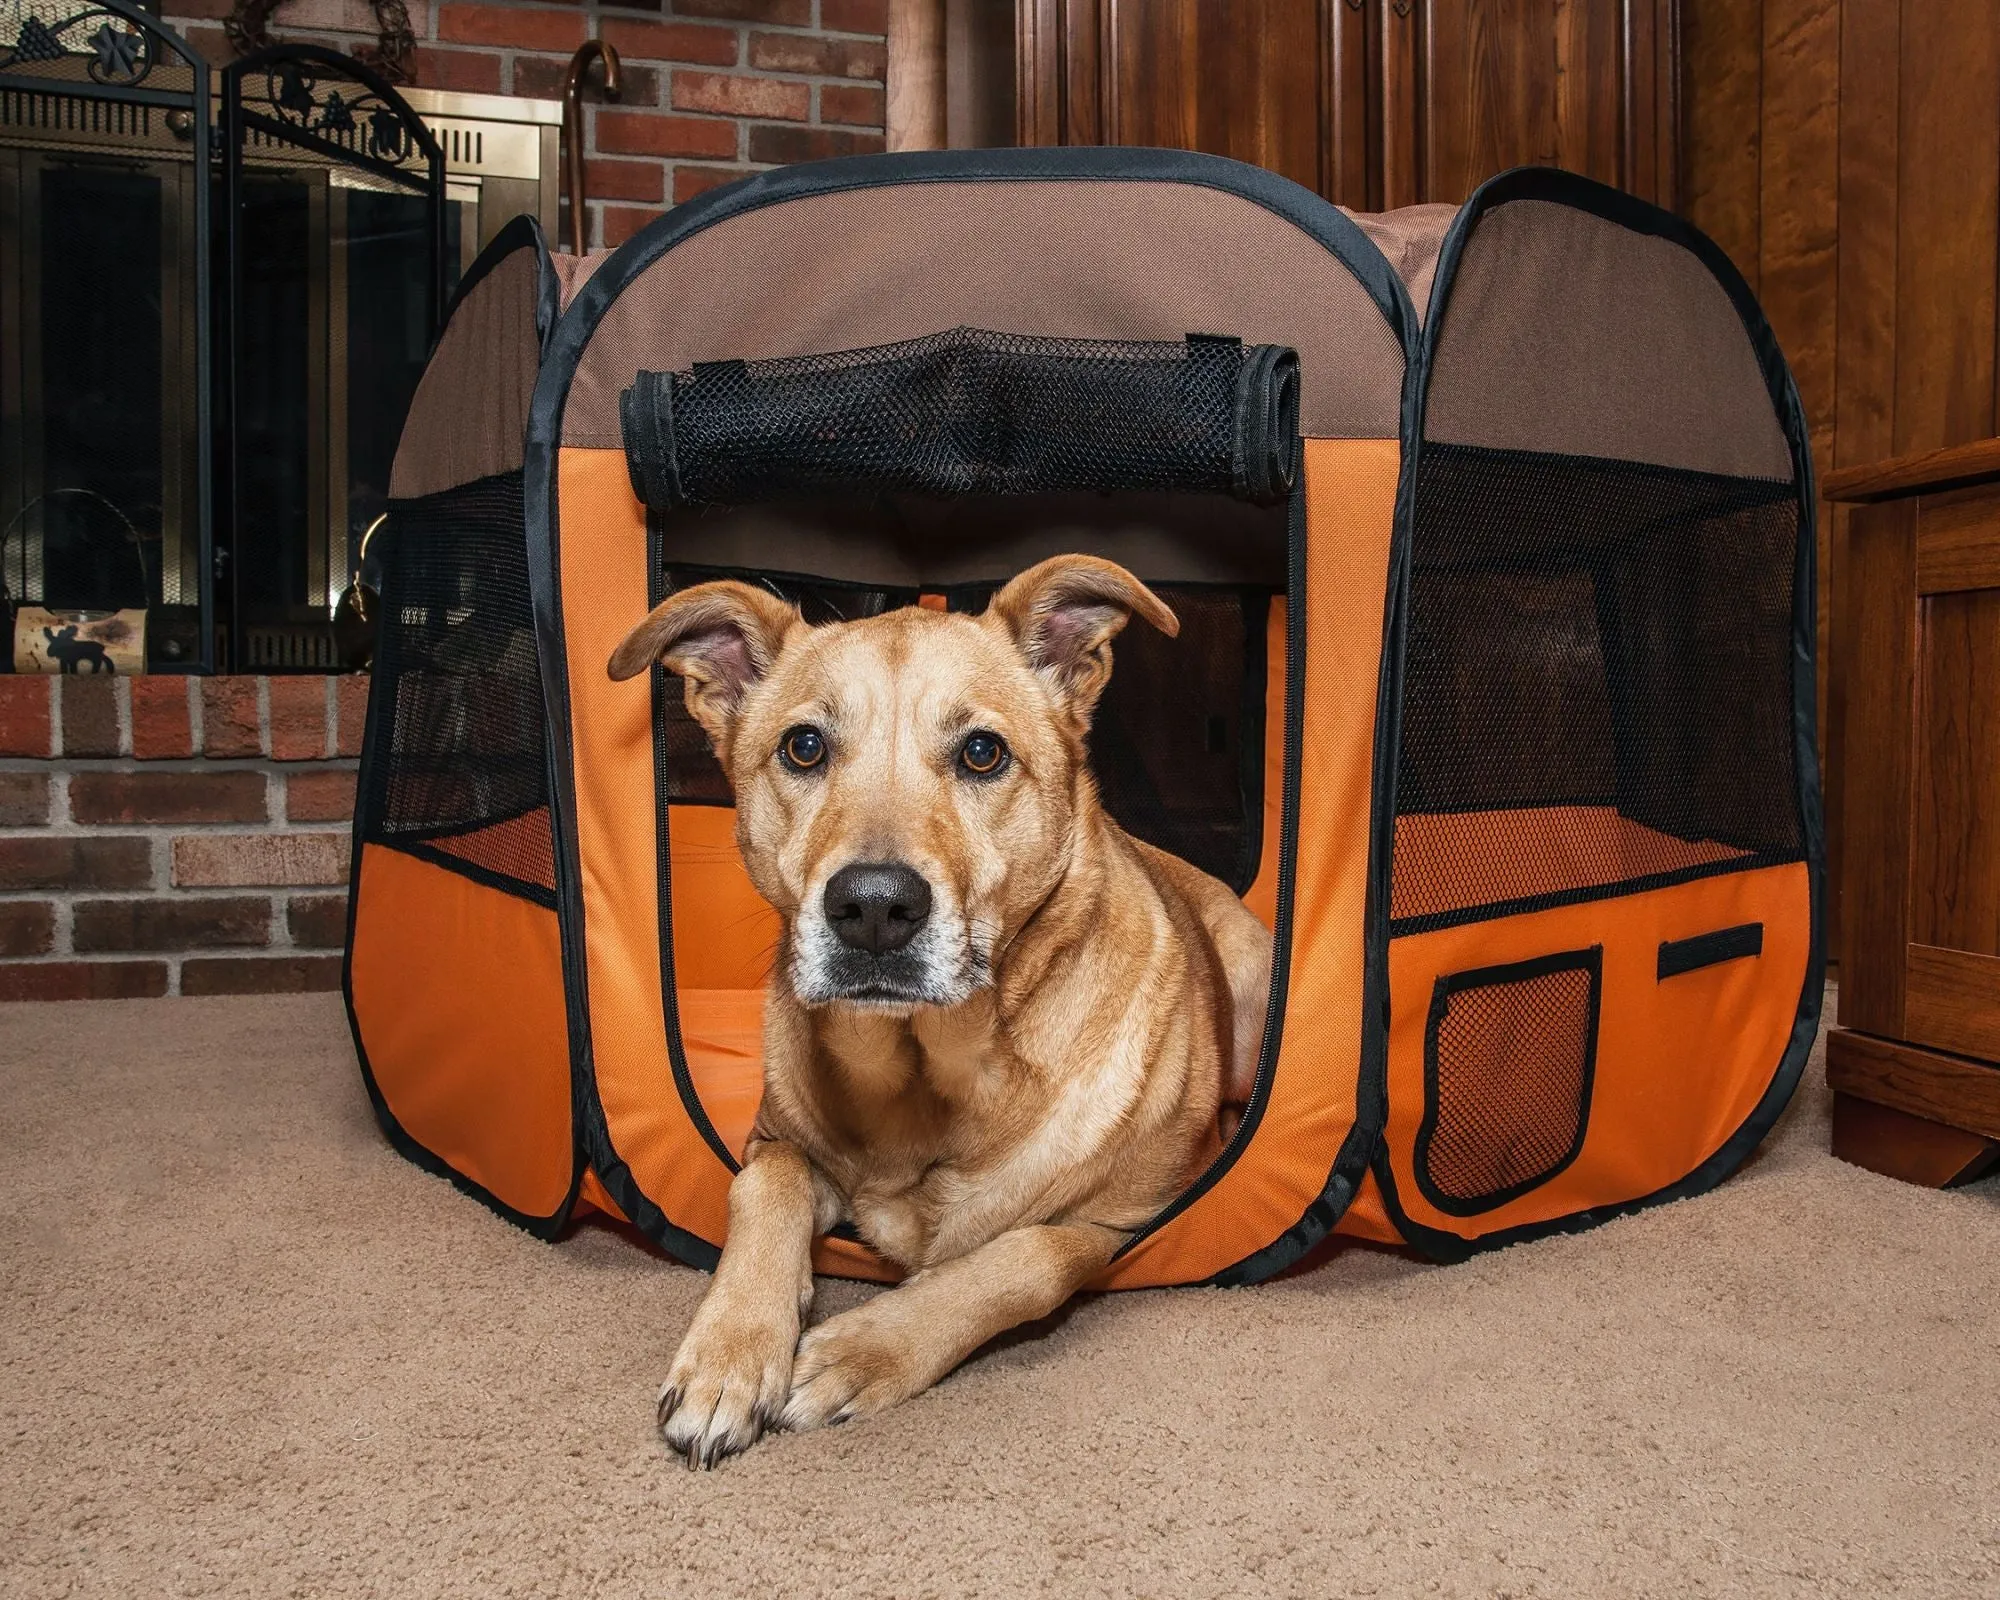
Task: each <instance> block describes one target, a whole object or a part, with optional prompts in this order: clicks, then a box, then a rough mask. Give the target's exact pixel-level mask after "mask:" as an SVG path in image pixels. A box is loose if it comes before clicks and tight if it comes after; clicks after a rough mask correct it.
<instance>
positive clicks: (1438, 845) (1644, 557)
mask: <svg viewBox="0 0 2000 1600" xmlns="http://www.w3.org/2000/svg"><path fill="white" fill-rule="evenodd" d="M1798 528H1799V508H1798V501H1797V497H1796V493H1795V491H1794V489H1793V487H1792V486H1791V485H1790V484H1786V483H1779V482H1772V481H1767V480H1763V479H1742V478H1724V477H1715V476H1711V475H1708V474H1704V473H1695V472H1683V471H1676V470H1672V469H1667V468H1659V467H1649V466H1641V465H1636V464H1632V463H1627V462H1615V461H1601V460H1595V459H1587V458H1580V457H1565V456H1547V455H1535V454H1529V453H1525V452H1515V451H1498V450H1484V449H1475V448H1471V447H1466V446H1454V445H1441V444H1426V445H1425V446H1424V454H1423V457H1422V466H1421V470H1420V472H1419V475H1418V483H1417V502H1416V521H1415V537H1414V543H1413V547H1412V559H1413V570H1412V583H1411V591H1410V610H1409V636H1408V648H1407V654H1406V657H1405V673H1404V689H1403V724H1402V728H1403V731H1402V752H1401V762H1400V766H1399V770H1398V786H1397V797H1396V801H1397V803H1396V813H1397V816H1396V856H1395V881H1394V891H1393V896H1392V916H1393V917H1394V919H1395V931H1397V932H1399V933H1402V932H1412V931H1416V930H1418V929H1421V928H1426V927H1435V926H1440V925H1443V924H1446V923H1450V922H1455V921H1465V920H1469V919H1472V918H1476V917H1479V916H1482V915H1494V914H1498V913H1499V912H1501V911H1503V910H1509V909H1517V908H1520V907H1522V906H1524V905H1551V904H1563V903H1567V902H1571V901H1575V900H1581V899H1588V898H1593V897H1595V896H1598V895H1601V894H1604V893H1607V892H1611V891H1612V890H1615V889H1616V888H1618V887H1619V886H1621V885H1623V886H1637V885H1644V884H1649V883H1658V882H1667V881H1674V880H1675V879H1677V878H1680V877H1684V876H1693V875H1698V874H1702V873H1708V872H1715V871H1725V870H1730V869H1732V868H1737V867H1750V866H1762V865H1768V864H1771V863H1774V862H1780V861H1796V860H1799V859H1802V858H1803V854H1804V847H1803V842H1802V837H1801V832H1800V822H1799V809H1798V786H1797V775H1796V773H1795V771H1794V767H1793V756H1792V749H1793V745H1792V727H1791V717H1792V659H1791V629H1792V585H1793V582H1794V571H1795V562H1796V556H1797V539H1798Z"/></svg>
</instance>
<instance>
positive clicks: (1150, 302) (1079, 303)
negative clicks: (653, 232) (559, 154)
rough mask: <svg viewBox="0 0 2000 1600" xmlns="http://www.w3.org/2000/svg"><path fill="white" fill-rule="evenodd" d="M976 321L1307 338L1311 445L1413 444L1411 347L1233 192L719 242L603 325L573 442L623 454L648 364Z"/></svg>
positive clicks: (1329, 266)
mask: <svg viewBox="0 0 2000 1600" xmlns="http://www.w3.org/2000/svg"><path fill="white" fill-rule="evenodd" d="M960 326H970V327H978V328H993V329H998V330H1001V331H1003V332H1009V333H1029V334H1044V335H1050V336H1055V337H1066V338H1101V339H1180V338H1182V337H1183V336H1184V335H1186V334H1189V333H1224V334H1236V335H1240V336H1241V337H1242V338H1243V339H1244V340H1245V341H1246V342H1247V343H1257V344H1282V345H1290V346H1293V347H1294V348H1296V349H1297V350H1298V352H1299V362H1300V368H1301V376H1302V380H1303V390H1302V395H1301V400H1302V406H1301V428H1302V430H1303V431H1304V432H1305V433H1306V434H1308V435H1315V436H1320V437H1327V438H1393V437H1394V436H1395V435H1396V432H1397V418H1398V413H1399V407H1400V401H1401V391H1402V382H1403V358H1402V350H1401V347H1400V346H1399V344H1398V342H1397V339H1396V336H1395V334H1394V333H1393V332H1392V331H1391V329H1390V327H1389V325H1388V324H1387V323H1386V322H1385V321H1384V320H1383V318H1382V314H1381V312H1380V311H1379V310H1378V309H1377V308H1376V306H1375V304H1374V302H1373V301H1371V300H1370V299H1369V298H1368V293H1367V291H1366V290H1365V289H1364V288H1362V286H1361V285H1360V283H1358V282H1357V281H1356V280H1355V279H1354V278H1353V276H1352V275H1351V274H1350V273H1349V272H1348V271H1347V269H1346V268H1345V267H1344V266H1342V265H1341V263H1340V261H1339V260H1338V259H1337V258H1336V257H1335V256H1334V255H1333V254H1332V253H1331V252H1330V251H1328V250H1327V249H1326V248H1325V247H1324V246H1322V245H1320V244H1319V243H1318V242H1317V241H1315V240H1313V239H1312V238H1310V237H1308V236H1307V235H1306V234H1304V233H1302V232H1300V231H1299V230H1298V229H1297V228H1296V227H1294V226H1293V225H1292V224H1291V223H1289V222H1286V221H1285V220H1284V219H1283V218H1282V217H1279V216H1276V215H1275V214H1273V213H1272V212H1269V211H1266V210H1265V209H1264V208H1263V207H1261V206H1259V205H1256V204H1254V203H1253V202H1251V201H1249V200H1245V199H1243V198H1242V197H1241V196H1239V195H1232V194H1225V193H1223V192H1222V191H1220V190H1216V189H1205V188H1200V187H1197V186H1195V185H1192V184H1182V183H1138V182H1130V183H1127V182H1094V181H1084V180H1064V181H1054V180H1051V181H1047V182H1023V183H1009V182H976V183H912V184H899V185H895V186H893V187H883V188H875V189H857V190H850V191H845V192H841V193H834V194H822V195H813V196H810V197H808V198H806V199H802V200H793V201H787V202H785V203H783V204H779V205H774V206H767V207H765V208H763V209H762V210H758V211H751V212H747V213H744V214H743V215H741V216H736V217H732V218H730V219H728V220H727V221H725V222H720V223H717V224H715V225H714V226H713V227H710V228H707V229H705V230H703V231H702V232H701V233H698V234H696V235H695V236H694V237H693V238H691V239H689V240H687V241H686V242H685V243H684V244H682V245H680V246H679V247H678V248H676V249H674V250H672V251H670V252H669V253H668V254H667V255H666V256H664V257H663V258H662V259H661V260H660V261H659V262H657V263H656V264H655V265H654V266H653V267H652V268H651V269H650V270H648V271H647V272H646V273H645V274H644V275H642V276H641V277H640V278H639V279H638V280H637V281H636V282H634V283H632V284H631V285H630V286H629V287H627V288H626V289H625V291H624V292H623V293H622V294H621V295H620V296H619V297H618V299H617V301H616V302H615V303H614V304H613V305H612V306H611V307H610V309H609V310H608V311H607V312H606V313H605V316H604V320H603V321H602V322H601V323H600V324H599V325H598V328H597V330H596V332H595V334H594V335H593V336H592V338H591V341H590V346H589V348H588V349H587V350H586V351H585V352H584V355H583V359H582V362H581V363H580V365H579V366H578V368H577V372H576V376H575V378H574V380H573V381H572V383H571V385H570V392H569V400H568V405H567V408H566V410H565V412H564V419H563V443H565V444H568V445H582V446H589V447H595V448H608V447H612V446H618V445H621V444H622V440H621V438H620V434H619V427H618V395H619V392H620V391H621V390H623V389H625V388H626V387H627V386H629V385H630V383H631V382H632V375H633V374H634V373H635V372H637V371H639V370H641V369H647V370H652V371H682V370H685V369H686V368H687V367H689V366H691V365H692V364H693V363H695V362H697V361H716V360H727V359H744V360H757V359H762V358H768V357H776V356H798V355H811V354H815V353H818V352H822V351H833V350H856V349H862V348H865V347H868V346H871V345H879V344H889V343H892V342H894V341H896V340H898V339H911V338H917V337H919V336H921V335H924V334H929V333H937V332H939V331H941V330H943V329H947V328H955V327H960Z"/></svg>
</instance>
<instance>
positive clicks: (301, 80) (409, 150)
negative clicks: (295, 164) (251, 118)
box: [256, 61, 417, 163]
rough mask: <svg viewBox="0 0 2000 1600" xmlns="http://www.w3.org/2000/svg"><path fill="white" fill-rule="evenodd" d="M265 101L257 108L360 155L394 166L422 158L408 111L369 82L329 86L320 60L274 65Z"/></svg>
mask: <svg viewBox="0 0 2000 1600" xmlns="http://www.w3.org/2000/svg"><path fill="white" fill-rule="evenodd" d="M264 101H265V103H264V104H263V105H261V106H257V107H256V109H257V110H259V111H261V112H263V113H264V114H265V115H266V116H268V117H270V118H272V119H273V120H274V121H276V122H279V123H281V124H283V125H284V126H286V127H290V128H295V129H297V130H298V131H299V132H300V133H306V134H311V135H314V136H315V137H317V138H320V139H324V140H327V141H328V142H330V143H333V144H337V145H340V146H342V147H344V148H346V149H349V150H353V151H355V152H356V153H357V154H360V155H365V156H373V157H374V158H375V159H376V160H378V161H387V162H391V163H397V162H403V161H406V160H409V159H410V158H411V157H412V156H414V155H416V154H417V151H416V148H415V141H414V140H413V139H412V138H411V136H410V128H409V124H408V123H407V122H406V121H405V120H404V118H403V115H402V113H400V112H399V111H397V110H396V109H395V108H394V107H393V106H390V105H387V104H385V103H384V102H383V101H382V99H381V98H380V97H379V96H378V95H377V94H376V93H375V91H374V90H372V89H370V88H369V87H368V86H367V85H366V84H364V83H360V82H357V81H355V80H353V79H347V78H341V79H338V80H336V81H335V82H334V83H331V84H328V83H325V82H323V80H322V78H321V76H320V71H319V69H318V67H317V64H316V63H314V62H310V61H279V62H276V63H275V64H273V65H272V67H271V68H270V70H269V71H267V72H266V73H265V74H264Z"/></svg>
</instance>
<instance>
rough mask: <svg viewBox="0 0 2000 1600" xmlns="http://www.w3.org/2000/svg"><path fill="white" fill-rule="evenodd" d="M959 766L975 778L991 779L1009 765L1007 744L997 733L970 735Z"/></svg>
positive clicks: (959, 760)
mask: <svg viewBox="0 0 2000 1600" xmlns="http://www.w3.org/2000/svg"><path fill="white" fill-rule="evenodd" d="M958 764H959V765H960V766H961V767H963V768H965V770H966V771H967V772H969V773H971V774H972V775H973V776H974V777H975V778H990V777H992V776H993V775H994V774H995V773H997V772H998V771H999V770H1000V769H1001V768H1002V767H1004V766H1006V765H1007V743H1006V741H1005V740H1004V739H1002V738H1001V737H1000V735H999V734H997V733H968V734H967V735H966V736H965V743H964V744H962V745H960V746H959V747H958Z"/></svg>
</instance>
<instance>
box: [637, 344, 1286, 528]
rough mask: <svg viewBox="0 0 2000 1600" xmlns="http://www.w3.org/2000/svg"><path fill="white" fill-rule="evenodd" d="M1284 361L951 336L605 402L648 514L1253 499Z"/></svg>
mask: <svg viewBox="0 0 2000 1600" xmlns="http://www.w3.org/2000/svg"><path fill="white" fill-rule="evenodd" d="M1298 405H1299V399H1298V358H1297V356H1296V355H1295V354H1294V353H1293V352H1292V351H1290V350H1288V349H1281V348H1278V347H1274V346H1269V345H1253V346H1248V347H1246V346H1245V345H1244V344H1243V343H1242V341H1241V340H1239V339H1235V338H1228V337H1222V336H1217V335H1203V334H1195V335H1190V336H1189V337H1188V338H1187V339H1185V340H1183V341H1181V342H1179V343H1164V342H1150V343H1149V342H1140V341H1132V340H1108V339H1044V338H1036V337H1031V336H1029V335H1025V334H1013V333H993V332H987V331H985V330H982V329H978V328H954V329H952V330H950V331H949V332H946V333H937V334H931V335H929V336H928V337H926V338H922V339H911V340H906V341H904V342H902V343H900V344H891V345H879V346H875V347H872V348H869V349H863V350H847V351H839V352H834V353H830V354H825V355H814V356H799V357H791V358H786V359H782V360H771V361H716V362H703V363H698V364H696V365H695V366H694V367H693V368H692V369H690V370H689V371H687V372H684V373H679V374H674V373H659V372H641V373H639V374H638V375H637V377H636V378H635V380H634V382H633V385H632V387H631V388H630V389H627V390H626V391H625V392H624V394H623V395H622V396H621V399H620V420H621V423H622V426H623V431H624V436H625V452H626V461H627V465H628V467H629V470H630V472H631V478H632V488H633V492H634V493H636V494H637V495H638V496H639V498H640V499H641V500H642V501H643V502H644V503H645V504H646V505H647V506H648V507H649V508H650V509H652V510H654V511H656V512H666V511H672V510H676V509H679V508H681V507H685V506H712V505H749V504H756V503H760V502H768V501H774V500H785V499H794V498H803V497H811V496H815V495H825V494H842V493H847V494H881V493H896V492H900V493H907V494H918V495H929V496H937V497H957V496H965V495H1020V494H1050V493H1057V494H1059V493H1075V492H1117V491H1144V490H1154V491H1168V492H1179V493H1207V494H1223V495H1232V496H1236V497H1238V498H1242V499H1246V500H1250V501H1254V502H1256V503H1258V504H1263V505H1272V504H1276V503H1278V502H1280V501H1282V500H1283V499H1284V498H1285V495H1286V494H1287V493H1288V492H1289V489H1290V486H1291V483H1292V480H1293V478H1294V477H1295V475H1296V465H1295V464H1296V459H1297V440H1296V436H1297V432H1298Z"/></svg>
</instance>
